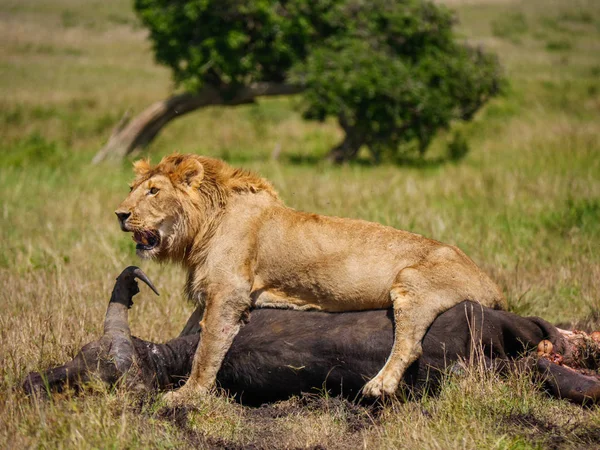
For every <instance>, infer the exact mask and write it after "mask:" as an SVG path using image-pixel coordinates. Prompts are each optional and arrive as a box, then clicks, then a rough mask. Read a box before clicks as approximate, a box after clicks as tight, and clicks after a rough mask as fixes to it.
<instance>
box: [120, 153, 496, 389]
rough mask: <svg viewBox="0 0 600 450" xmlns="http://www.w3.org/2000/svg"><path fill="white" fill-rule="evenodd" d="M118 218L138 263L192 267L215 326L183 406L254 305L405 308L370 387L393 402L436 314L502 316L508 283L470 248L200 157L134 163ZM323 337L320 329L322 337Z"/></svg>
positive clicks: (204, 385)
mask: <svg viewBox="0 0 600 450" xmlns="http://www.w3.org/2000/svg"><path fill="white" fill-rule="evenodd" d="M134 172H135V174H136V177H135V180H134V181H133V183H132V184H131V192H130V193H129V195H128V196H127V198H126V199H125V200H124V201H123V202H122V203H121V205H120V206H119V207H118V209H117V210H116V211H115V213H116V215H117V217H118V220H119V223H120V226H121V229H122V230H123V231H126V232H133V240H134V241H135V242H136V244H137V245H136V249H137V254H138V256H140V257H142V258H151V259H155V260H159V261H173V262H176V263H180V264H182V265H183V266H184V267H185V268H186V269H187V281H186V285H185V291H186V294H187V296H188V297H189V298H191V299H193V300H194V301H196V302H198V305H199V306H198V309H197V311H196V313H195V314H196V317H198V319H199V320H200V318H201V320H200V325H201V327H202V329H203V339H202V341H201V343H200V345H199V346H198V348H197V350H196V353H195V356H194V361H193V367H192V372H191V375H190V377H189V379H188V380H187V382H186V383H185V385H184V386H183V387H182V388H181V389H179V391H177V392H176V393H174V395H173V397H172V400H177V399H185V398H189V396H190V395H191V396H194V395H202V394H203V393H205V392H207V391H208V390H209V389H210V388H211V387H212V386H213V384H214V382H215V379H216V376H217V372H218V371H219V369H220V367H221V364H222V361H223V359H224V357H225V354H226V353H227V351H228V350H229V348H230V346H231V344H232V342H233V339H234V337H235V336H236V334H237V333H238V331H239V330H240V327H241V326H242V325H243V323H244V320H246V318H247V316H248V314H249V311H250V310H251V309H252V308H263V307H274V308H292V309H299V310H307V309H315V310H322V311H330V312H340V311H352V310H367V309H381V308H388V307H390V306H391V307H393V311H394V314H393V316H394V324H395V327H394V344H393V347H392V351H391V353H390V355H389V358H388V359H387V361H386V363H385V365H384V366H383V368H382V369H381V370H380V372H379V373H378V374H377V375H376V376H375V377H374V378H373V379H371V380H370V381H368V382H367V383H366V385H365V386H364V388H363V394H364V395H365V396H370V397H379V396H382V395H389V394H393V393H394V392H395V391H396V389H397V388H398V384H399V382H400V380H401V378H402V375H403V374H404V372H405V370H406V369H407V368H408V366H409V365H410V364H411V363H412V362H414V361H415V360H416V359H418V358H419V356H420V355H421V353H422V348H421V342H422V339H423V337H424V335H425V333H426V331H427V329H428V328H429V326H430V325H431V324H432V323H433V321H434V320H435V318H436V317H437V316H438V315H439V314H441V313H442V312H444V311H446V310H448V309H450V308H451V307H453V306H454V305H457V304H458V303H460V302H462V301H464V300H471V301H475V302H478V303H480V304H481V305H483V306H488V307H492V308H495V309H502V308H505V306H506V300H505V299H504V296H503V294H502V292H501V290H500V289H499V287H498V286H497V285H496V284H495V283H494V282H493V281H492V280H491V279H490V278H489V277H488V276H487V275H485V274H484V273H483V272H482V271H481V270H480V269H479V268H478V267H477V266H476V265H475V263H474V262H473V261H472V260H471V259H469V258H468V257H467V256H466V255H465V254H464V253H463V252H462V251H461V250H459V249H458V248H457V247H454V246H452V245H446V244H443V243H441V242H438V241H435V240H432V239H428V238H426V237H423V236H421V235H418V234H414V233H410V232H408V231H402V230H398V229H395V228H392V227H389V226H384V225H381V224H377V223H372V222H367V221H364V220H356V219H345V218H338V217H328V216H322V215H316V214H311V213H306V212H301V211H296V210H294V209H292V208H290V207H288V206H285V205H284V203H283V202H282V200H281V199H280V198H279V196H278V194H277V192H276V191H275V189H274V188H273V186H272V185H271V184H270V183H269V182H268V181H267V180H265V179H263V178H261V177H259V176H258V175H255V174H254V173H252V172H249V171H247V170H242V169H236V168H233V167H231V166H230V165H228V164H227V163H225V162H223V161H221V160H218V159H212V158H207V157H202V156H198V155H182V154H172V155H170V156H166V157H165V158H163V159H162V160H161V161H160V163H159V164H157V165H156V166H154V167H152V166H151V165H150V164H149V162H148V161H147V160H140V161H137V162H135V163H134ZM315 332H317V331H316V330H315Z"/></svg>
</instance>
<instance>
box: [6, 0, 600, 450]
mask: <svg viewBox="0 0 600 450" xmlns="http://www.w3.org/2000/svg"><path fill="white" fill-rule="evenodd" d="M449 4H450V5H451V6H452V7H454V8H456V9H457V11H458V17H459V18H460V19H461V24H460V26H459V29H460V31H461V33H462V34H463V36H464V37H465V39H469V40H470V41H472V42H476V43H482V44H484V45H485V46H487V47H488V48H490V49H492V50H494V51H496V52H498V54H499V56H500V58H501V61H502V62H503V64H504V66H505V70H506V74H507V78H508V79H509V80H510V84H509V86H507V87H506V89H505V93H504V95H503V97H501V98H498V99H496V100H494V101H493V102H492V103H491V104H490V105H489V106H487V107H486V108H485V109H484V110H483V111H482V112H481V113H480V114H478V115H477V117H476V118H475V120H474V121H473V123H471V124H468V125H464V126H461V127H460V129H456V130H452V131H451V132H449V133H447V134H442V135H440V136H438V138H437V139H436V140H435V142H434V143H433V147H432V149H431V151H430V153H429V154H428V155H427V157H426V158H425V159H422V160H420V159H415V158H413V157H411V156H410V155H409V157H407V159H406V160H404V161H403V164H401V165H397V164H394V162H393V161H386V162H384V164H382V165H380V166H373V165H371V161H370V160H369V159H368V158H367V157H364V158H363V159H362V160H361V161H360V162H359V163H357V164H352V165H349V166H345V167H331V166H328V165H326V164H324V163H322V162H321V158H322V156H323V155H325V154H326V153H327V150H328V149H329V148H330V147H331V146H333V145H335V143H336V142H338V140H339V139H340V137H341V134H340V132H339V130H338V129H337V128H336V127H335V124H333V123H329V122H328V123H325V124H322V125H319V124H315V123H307V122H303V121H302V120H301V118H300V115H299V113H298V111H297V109H296V108H295V105H296V103H297V100H296V99H276V100H269V101H261V102H259V104H257V105H252V106H247V107H240V108H231V109H214V108H210V109H207V110H205V111H201V112H198V113H195V114H192V115H189V116H187V117H184V118H182V119H179V120H178V121H176V122H174V123H173V124H171V125H169V126H168V127H167V128H166V129H165V130H164V132H163V133H162V134H161V135H160V136H159V137H158V139H157V140H156V142H155V143H153V144H152V146H151V147H150V148H149V149H148V155H149V156H150V157H151V158H152V160H153V161H157V160H158V159H159V158H160V156H161V155H164V154H166V153H169V152H171V151H173V150H178V151H181V152H197V153H202V154H206V155H210V156H216V157H222V158H226V159H228V160H229V161H231V162H232V163H233V164H238V165H244V166H246V167H248V168H251V169H255V170H257V171H259V172H260V173H261V174H262V175H264V176H266V177H268V178H269V179H270V180H271V181H273V183H274V184H275V186H276V187H277V189H278V190H279V191H280V193H281V195H282V197H283V198H284V199H285V201H286V202H287V203H288V204H289V205H290V206H293V207H295V208H298V209H302V210H307V211H313V212H317V213H323V214H330V215H338V216H349V217H358V218H363V219H368V220H373V221H378V222H382V223H384V224H388V225H392V226H395V227H399V228H404V229H408V230H411V231H415V232H418V233H422V234H424V235H427V236H430V237H433V238H436V239H439V240H441V241H445V242H449V243H453V244H457V245H459V246H460V247H461V248H462V249H463V250H465V252H466V253H467V254H469V255H470V256H471V257H472V258H473V259H474V260H475V261H476V262H477V263H478V264H480V265H481V266H482V267H484V268H485V270H486V271H487V272H489V273H490V274H491V275H492V277H493V278H494V279H496V280H497V281H498V282H499V284H500V285H501V286H502V288H503V290H504V292H505V293H506V295H507V297H508V300H509V304H510V308H511V310H512V311H514V312H517V313H520V314H526V315H540V316H542V317H544V318H546V319H547V320H550V321H553V322H562V323H566V324H569V323H575V322H577V323H583V324H585V325H586V326H591V327H593V326H598V324H599V323H598V321H599V317H600V252H599V245H600V175H599V174H600V158H599V157H598V155H600V139H599V136H600V122H599V121H598V116H599V113H600V77H599V74H600V7H599V6H598V3H597V2H595V1H593V0H579V1H576V2H573V1H567V0H552V1H541V0H539V1H538V0H534V1H507V0H474V1H468V2H467V1H462V0H453V1H449ZM514 17H519V23H516V24H514V23H513V24H511V21H512V18H514ZM509 25H510V26H509ZM0 40H1V41H2V42H3V43H4V45H2V46H0V68H1V70H0V86H1V88H2V96H0V135H1V137H2V139H0V190H1V192H2V193H1V194H0V243H1V246H2V251H1V252H0V285H1V286H2V289H1V290H0V343H1V345H0V362H1V365H0V374H1V376H0V446H1V447H4V448H8V447H11V448H18V447H24V446H29V447H43V448H45V447H48V448H50V447H51V448H62V447H70V448H71V447H78V448H79V447H103V448H105V447H177V448H180V447H218V446H221V447H223V446H226V445H229V446H236V445H237V446H249V445H256V446H257V447H261V446H262V447H276V446H279V447H304V446H316V445H319V444H320V445H323V446H325V447H327V448H347V447H362V446H366V447H372V448H380V447H381V448H388V447H389V448H392V447H408V448H458V447H460V448H464V447H482V448H491V447H496V448H540V447H552V446H555V447H561V448H562V447H584V446H585V447H589V446H593V445H596V446H597V445H598V440H599V439H600V414H599V413H598V412H597V411H596V409H594V408H592V409H582V408H579V407H575V406H572V405H569V404H568V403H565V402H563V401H558V400H553V399H549V398H547V397H546V396H545V394H543V393H542V392H540V390H539V389H538V388H537V387H536V386H532V385H531V384H530V382H529V381H528V380H527V378H526V377H525V376H524V375H522V374H518V373H515V374H513V375H512V376H510V377H508V378H502V377H498V376H497V375H494V374H490V373H487V372H485V371H482V370H481V368H480V366H478V365H475V367H474V368H472V369H464V370H462V371H461V373H460V374H452V375H449V376H448V378H447V381H446V382H445V385H444V388H443V389H442V390H441V392H440V394H439V395H438V396H432V395H428V396H425V397H424V398H422V399H420V400H412V401H408V402H404V403H403V402H392V403H391V404H389V405H387V406H386V407H385V408H383V409H382V410H380V411H372V410H369V409H364V408H362V409H361V408H358V407H355V406H352V405H349V404H346V403H344V402H339V401H337V400H335V399H328V398H327V396H326V393H322V392H317V393H316V394H317V398H318V399H319V400H315V401H312V403H311V401H306V400H299V399H293V400H290V401H289V402H283V403H280V404H277V405H274V406H271V407H269V408H265V409H259V410H248V409H246V408H243V407H240V406H239V405H236V404H233V403H232V402H231V401H230V400H228V399H227V398H226V397H224V396H220V397H215V398H211V399H209V400H207V401H206V402H200V403H198V404H197V405H192V406H193V407H192V408H191V409H190V410H189V411H183V412H181V411H168V410H164V408H162V404H161V402H160V399H152V398H151V399H145V400H143V401H142V400H141V399H139V398H134V397H132V396H131V395H129V394H128V393H126V392H123V391H121V390H118V389H117V390H107V389H106V388H104V387H102V386H95V387H94V388H92V389H91V390H90V392H88V393H86V395H85V396H78V395H74V393H72V392H66V393H64V394H61V395H59V396H56V397H54V399H53V400H52V401H51V402H49V403H44V404H37V403H30V402H29V401H28V400H27V399H26V398H25V397H24V396H23V393H22V391H20V390H19V388H18V386H19V384H20V382H21V380H22V379H23V377H24V376H25V375H26V374H27V373H28V372H29V371H32V370H41V369H44V368H47V367H49V366H51V365H55V364H59V363H62V362H63V361H64V360H66V359H68V358H71V357H73V356H74V354H75V353H76V351H77V350H78V349H79V348H80V347H81V345H82V344H84V343H86V342H88V341H90V340H92V339H95V338H96V337H97V336H98V334H99V333H100V332H101V324H102V317H103V313H104V311H105V307H106V304H107V301H108V297H109V294H110V289H111V287H112V284H113V281H114V278H115V276H116V275H117V274H118V273H119V272H120V270H121V269H122V268H124V267H125V266H127V265H129V264H139V265H141V266H142V268H143V269H144V270H145V271H147V273H148V274H149V276H150V277H151V278H152V280H153V281H154V283H155V284H156V285H157V286H158V287H159V289H160V291H161V294H162V295H161V297H160V298H154V297H153V296H152V295H151V294H149V293H148V292H147V291H146V290H143V292H142V293H141V294H140V295H139V296H138V297H139V298H137V299H136V302H135V306H134V308H133V309H132V311H131V322H132V329H133V331H134V333H135V334H137V335H139V336H140V337H143V338H147V339H154V340H166V339H167V338H169V337H172V336H174V335H176V334H177V333H178V332H179V331H180V328H181V327H182V326H183V324H184V322H185V320H186V318H187V316H188V315H189V313H190V311H191V309H192V307H191V306H190V305H188V304H187V303H186V302H185V301H184V300H183V296H182V292H181V291H182V286H183V281H184V275H183V273H182V271H181V270H180V269H179V268H177V267H172V266H158V265H154V264H152V263H145V262H140V261H138V260H137V259H136V258H135V255H134V245H133V243H132V242H131V241H130V240H129V237H128V236H127V235H125V234H123V233H121V232H120V231H119V229H118V226H117V224H116V220H115V218H114V214H113V210H114V208H115V206H116V205H117V204H118V203H119V201H120V200H121V199H122V198H123V197H124V196H125V195H126V193H127V185H126V183H127V182H128V181H129V180H130V178H131V171H130V164H129V162H126V163H124V164H122V165H117V166H99V167H95V166H91V165H90V164H89V161H90V160H91V158H92V156H93V154H94V152H95V151H96V150H97V149H98V148H99V147H100V146H101V145H102V143H103V142H104V140H105V139H106V137H107V135H108V134H109V132H110V129H111V127H112V126H113V125H114V124H115V123H116V122H117V121H118V120H119V118H120V117H121V116H122V115H123V114H124V113H125V112H126V111H127V110H129V109H131V110H132V111H134V112H136V111H140V110H141V109H142V108H143V107H145V106H147V105H148V104H150V103H151V102H153V101H155V100H159V99H162V98H164V97H165V96H167V95H168V94H169V93H170V92H171V83H170V80H169V74H168V72H167V71H166V70H165V69H163V68H161V67H158V66H156V65H155V64H154V63H153V62H152V56H151V52H150V44H149V43H148V41H146V40H145V33H144V31H143V29H141V28H140V27H139V25H137V21H136V19H135V17H134V15H133V13H132V12H131V10H130V5H129V4H128V3H127V2H118V1H116V0H107V1H103V2H93V4H89V3H88V2H78V1H76V0H55V1H50V0H42V1H35V2H34V1H29V0H28V1H22V0H20V1H17V0H5V1H3V2H1V3H0ZM566 42H568V45H566V44H564V43H566ZM557 43H559V44H560V45H557ZM457 132H459V133H460V135H461V136H463V138H464V139H465V140H466V141H467V142H468V148H469V149H470V151H469V152H468V153H467V154H466V155H464V158H463V159H462V160H460V161H459V162H457V163H451V162H449V161H448V160H447V159H446V149H447V147H448V143H449V142H451V140H452V139H453V136H455V133H457ZM273 153H276V154H279V159H278V160H277V161H274V160H272V159H271V155H272V154H273ZM142 289H143V288H142ZM315 402H316V403H315Z"/></svg>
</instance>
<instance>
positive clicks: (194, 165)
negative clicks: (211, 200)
mask: <svg viewBox="0 0 600 450" xmlns="http://www.w3.org/2000/svg"><path fill="white" fill-rule="evenodd" d="M172 175H173V178H174V180H173V181H175V182H179V183H185V184H187V185H188V186H190V187H191V188H193V189H196V188H197V187H198V186H200V183H202V179H203V178H204V167H203V166H202V164H201V163H200V161H198V160H197V159H194V158H188V159H184V160H183V161H181V163H180V164H179V165H178V166H177V168H176V169H175V171H174V173H173V174H172Z"/></svg>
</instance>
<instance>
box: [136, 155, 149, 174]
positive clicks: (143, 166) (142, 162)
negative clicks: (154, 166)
mask: <svg viewBox="0 0 600 450" xmlns="http://www.w3.org/2000/svg"><path fill="white" fill-rule="evenodd" d="M133 172H134V173H135V176H136V177H143V176H144V175H146V174H148V172H150V161H148V160H147V159H139V160H137V161H135V162H134V163H133Z"/></svg>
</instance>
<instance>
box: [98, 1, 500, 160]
mask: <svg viewBox="0 0 600 450" xmlns="http://www.w3.org/2000/svg"><path fill="white" fill-rule="evenodd" d="M134 4H135V10H136V11H137V13H138V15H139V17H140V18H141V20H142V22H143V24H144V25H145V26H146V27H147V28H148V29H149V31H150V39H151V41H152V44H153V48H154V53H155V57H156V60H157V62H159V63H160V64H164V65H166V66H168V67H170V68H171V70H172V72H173V77H174V81H175V82H176V84H177V85H178V86H180V87H182V88H183V89H184V90H185V91H186V93H185V94H182V95H180V96H175V97H173V98H172V99H169V100H167V101H166V102H163V103H162V108H157V107H154V109H153V113H152V114H150V115H149V117H142V119H143V120H142V121H141V122H140V121H138V122H139V123H137V124H135V122H136V120H138V119H136V120H134V121H133V123H134V124H135V125H136V126H135V130H137V131H136V132H133V133H132V132H131V131H130V128H131V124H130V125H128V126H123V127H121V128H120V129H118V130H117V133H120V134H124V135H126V136H127V139H129V141H128V142H127V145H129V147H131V146H132V145H134V146H140V145H144V144H146V143H147V142H149V141H150V140H151V139H152V138H153V137H154V136H155V135H156V133H157V132H158V131H159V130H160V128H161V127H162V126H164V124H165V123H167V122H168V121H169V120H170V119H172V118H174V117H177V116H178V115H181V114H182V113H185V112H188V111H191V110H194V109H197V108H198V107H202V106H205V105H208V104H224V105H228V104H229V105H233V104H240V103H248V102H252V101H254V99H255V98H256V97H258V96H261V95H285V94H292V93H298V92H303V99H304V101H303V108H304V116H305V117H306V118H307V119H314V120H324V119H325V118H326V117H328V116H334V117H336V118H337V119H338V121H339V124H340V126H341V127H342V128H343V129H344V131H345V137H344V139H343V141H342V142H341V143H340V144H339V145H338V146H336V147H335V148H334V149H332V151H331V153H330V155H329V158H330V159H331V160H333V161H335V162H343V161H346V160H349V159H352V158H354V157H355V156H356V155H357V153H358V150H359V149H360V148H361V147H362V146H363V145H364V146H366V147H367V148H368V149H369V150H370V151H371V152H372V154H373V155H374V156H375V158H377V159H378V158H379V157H380V156H381V155H382V154H383V153H389V154H392V155H393V154H396V153H397V152H400V151H404V150H406V149H407V148H416V149H418V151H419V152H420V153H421V154H423V153H424V152H425V151H426V150H427V147H428V145H429V143H430V141H431V139H432V138H433V137H434V136H435V133H436V131H437V130H439V129H440V128H445V127H448V126H449V124H450V123H451V122H452V121H453V120H468V119H470V118H471V117H472V116H473V114H474V113H475V112H476V111H477V110H478V109H479V108H480V107H481V106H482V105H483V104H484V103H485V102H486V101H487V100H488V99H489V98H490V97H491V96H493V95H494V94H496V93H497V92H498V88H499V85H500V81H501V75H500V70H499V64H498V62H497V60H496V58H495V57H494V56H493V55H490V54H487V53H485V52H483V51H482V50H481V49H480V48H472V47H470V46H469V45H467V44H464V43H461V42H460V41H459V40H458V39H457V37H456V36H455V34H454V32H453V24H454V17H453V15H452V13H451V12H450V11H449V10H448V9H447V8H445V7H443V6H441V5H437V4H435V3H433V2H431V1H428V0H279V1H277V0H135V3H134ZM169 102H170V103H169ZM174 110H175V111H177V113H173V111H174ZM157 111H158V112H157ZM143 114H144V113H142V116H143ZM144 120H145V122H144ZM144 123H146V124H149V125H148V126H146V127H144V126H141V125H144ZM111 140H114V141H115V142H116V144H117V145H121V144H123V142H121V141H122V139H119V136H118V135H116V136H115V135H113V137H111ZM109 144H110V141H109ZM121 147H123V146H122V145H121ZM128 151H129V150H128V149H125V150H123V148H121V153H127V152H128Z"/></svg>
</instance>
